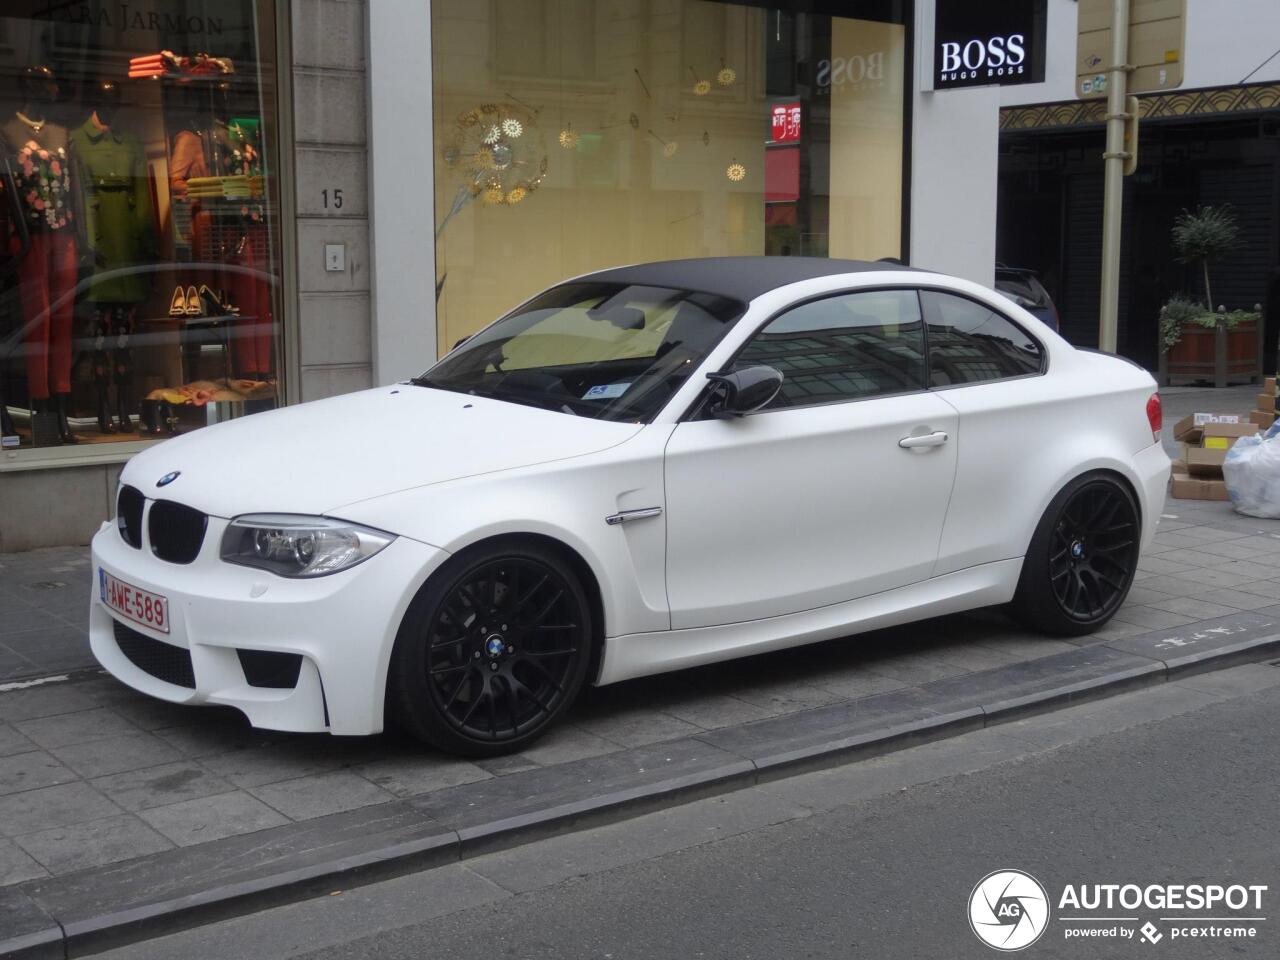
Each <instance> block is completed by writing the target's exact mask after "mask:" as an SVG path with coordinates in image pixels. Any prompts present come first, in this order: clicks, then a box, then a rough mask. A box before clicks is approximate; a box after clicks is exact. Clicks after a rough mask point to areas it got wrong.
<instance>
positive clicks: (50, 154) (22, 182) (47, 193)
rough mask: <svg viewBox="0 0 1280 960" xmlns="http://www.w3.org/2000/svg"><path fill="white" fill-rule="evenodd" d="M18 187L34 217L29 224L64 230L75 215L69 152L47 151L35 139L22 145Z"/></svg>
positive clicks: (16, 178)
mask: <svg viewBox="0 0 1280 960" xmlns="http://www.w3.org/2000/svg"><path fill="white" fill-rule="evenodd" d="M15 161H16V163H15V170H14V186H16V187H17V189H18V196H19V197H21V198H22V200H23V203H24V206H25V207H26V210H27V216H28V217H29V218H30V222H29V224H28V226H29V227H34V228H36V229H38V230H51V231H52V230H63V229H65V228H66V227H67V226H69V225H71V223H72V222H73V220H74V219H75V216H74V214H73V212H72V210H71V169H70V164H69V163H68V161H67V151H66V150H65V149H64V148H62V147H58V148H57V149H55V150H47V149H45V148H44V147H42V146H40V144H39V143H37V142H36V141H35V140H28V141H27V142H26V143H24V144H23V145H22V146H21V147H19V148H18V155H17V157H15Z"/></svg>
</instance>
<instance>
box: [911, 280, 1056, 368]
mask: <svg viewBox="0 0 1280 960" xmlns="http://www.w3.org/2000/svg"><path fill="white" fill-rule="evenodd" d="M920 299H921V300H922V301H923V302H924V312H925V317H926V318H927V319H928V324H929V385H930V386H934V387H946V386H950V385H952V384H956V383H981V382H982V381H984V380H1004V379H1006V378H1008V377H1021V376H1025V375H1026V374H1029V373H1039V372H1040V370H1041V369H1043V363H1044V357H1043V356H1042V354H1041V350H1040V345H1039V344H1038V343H1036V342H1035V341H1034V340H1033V339H1031V337H1030V336H1029V335H1027V334H1026V333H1024V332H1023V331H1022V328H1020V327H1018V326H1017V325H1015V324H1014V323H1013V322H1012V321H1010V320H1006V319H1005V318H1004V317H1003V316H1001V315H1000V314H999V313H996V312H995V311H994V310H992V309H990V308H989V307H986V306H983V305H982V304H980V303H978V302H976V301H974V300H968V299H965V298H964V297H957V296H954V295H952V294H949V293H939V292H938V291H936V290H921V291H920Z"/></svg>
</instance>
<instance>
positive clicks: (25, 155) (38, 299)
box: [4, 114, 77, 400]
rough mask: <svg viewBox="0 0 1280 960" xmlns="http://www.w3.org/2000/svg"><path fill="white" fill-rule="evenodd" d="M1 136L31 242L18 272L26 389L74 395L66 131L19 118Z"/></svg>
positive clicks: (73, 264) (43, 395) (16, 249)
mask: <svg viewBox="0 0 1280 960" xmlns="http://www.w3.org/2000/svg"><path fill="white" fill-rule="evenodd" d="M4 134H5V139H6V141H7V152H11V153H12V156H11V157H10V160H11V162H12V164H13V173H14V181H15V184H16V186H17V188H18V199H19V201H20V202H21V205H22V209H23V210H24V212H25V223H26V226H27V231H28V235H29V238H30V247H29V248H28V250H27V254H26V256H25V257H23V259H22V262H21V265H20V266H19V268H18V297H19V300H20V302H21V303H22V315H23V322H24V326H23V341H24V344H25V348H26V361H27V363H26V366H27V390H28V394H29V396H30V398H31V399H32V400H47V399H49V396H50V394H51V393H56V394H66V393H70V392H71V333H72V318H73V306H74V303H73V299H74V298H73V297H72V296H71V294H72V292H73V291H74V289H75V285H76V269H77V258H76V236H75V222H74V221H75V215H74V213H73V211H72V209H71V169H70V164H69V163H68V160H67V151H66V143H67V132H66V130H65V129H63V128H62V127H59V126H56V125H52V124H47V123H43V122H40V121H32V120H30V119H29V118H26V117H24V116H23V115H21V114H17V115H15V116H14V118H13V119H12V120H10V121H8V122H7V123H6V124H5V126H4ZM15 134H16V136H15ZM9 249H10V252H11V253H12V254H13V255H15V256H16V255H18V254H19V253H21V250H22V244H21V242H20V240H19V238H18V236H17V235H16V234H15V235H13V236H12V237H10V238H9Z"/></svg>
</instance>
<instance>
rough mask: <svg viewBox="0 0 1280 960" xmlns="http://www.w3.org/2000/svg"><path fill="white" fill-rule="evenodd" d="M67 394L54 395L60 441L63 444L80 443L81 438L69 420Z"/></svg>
mask: <svg viewBox="0 0 1280 960" xmlns="http://www.w3.org/2000/svg"><path fill="white" fill-rule="evenodd" d="M68 399H69V397H68V396H67V394H65V393H58V394H54V412H55V413H56V414H57V415H58V439H59V440H61V441H62V442H63V443H68V444H69V443H79V442H80V438H79V437H77V436H76V435H75V434H74V433H73V432H72V430H71V421H70V420H68V419H67V400H68Z"/></svg>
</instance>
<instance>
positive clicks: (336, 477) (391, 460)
mask: <svg viewBox="0 0 1280 960" xmlns="http://www.w3.org/2000/svg"><path fill="white" fill-rule="evenodd" d="M641 429H642V427H641V426H640V425H639V424H635V423H610V422H604V421H599V420H591V419H588V418H586V417H575V416H570V415H568V414H564V413H557V412H555V411H553V410H540V409H537V408H535V407H526V406H520V405H518V404H514V403H505V402H503V401H499V400H490V399H486V398H484V397H472V396H467V395H464V394H460V393H450V392H447V391H443V390H434V389H429V388H426V387H417V386H413V385H411V384H398V385H396V386H392V387H378V388H375V389H373V390H365V391H361V392H360V393H353V394H347V395H345V396H341V397H333V398H331V399H328V400H317V401H313V402H311V403H303V404H299V405H297V406H292V407H285V408H283V409H281V410H273V411H271V412H268V413H256V414H253V415H251V416H245V417H241V418H239V419H237V420H232V421H229V422H226V423H221V424H217V425H215V426H210V427H204V428H202V429H199V430H196V431H195V432H193V433H189V434H185V435H183V436H181V437H176V438H174V439H172V440H166V441H165V442H163V443H158V444H156V445H155V446H154V447H152V448H151V449H149V450H146V451H144V452H142V453H140V454H138V455H137V456H136V457H134V458H133V459H132V460H130V461H129V463H128V464H127V465H126V466H125V468H124V471H123V472H122V473H121V475H120V480H121V482H122V483H127V484H131V485H132V486H134V487H137V488H138V489H139V490H140V491H142V494H143V495H144V496H146V497H150V498H160V499H171V500H176V501H178V502H179V503H185V504H188V505H190V506H192V507H195V508H197V509H199V510H203V511H204V512H205V513H208V514H211V515H213V516H218V517H233V516H236V515H238V514H243V513H310V514H324V513H331V512H335V511H337V508H339V507H341V506H342V505H344V504H350V503H354V502H356V501H359V500H366V499H369V498H370V497H380V496H385V495H386V494H389V493H396V492H398V491H401V490H406V489H409V488H411V487H420V486H425V485H427V484H432V483H442V482H444V481H447V480H460V479H462V478H464V477H470V476H476V475H478V474H482V473H492V472H494V471H498V470H510V469H513V468H516V467H526V466H533V465H535V464H539V463H547V462H549V461H552V460H563V459H565V458H567V457H579V456H583V455H584V454H589V453H595V452H596V451H599V450H604V449H607V448H608V447H612V446H615V445H617V444H619V443H622V442H623V441H625V440H627V439H628V438H630V437H632V436H634V435H635V434H636V433H637V432H638V431H639V430H641ZM174 472H177V474H178V476H177V477H176V478H175V479H173V480H172V481H171V482H170V483H168V484H166V485H165V486H163V487H157V486H156V482H157V481H158V480H160V479H161V478H162V477H164V476H166V475H167V474H170V473H174ZM335 515H338V516H340V513H335ZM393 532H394V531H393Z"/></svg>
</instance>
